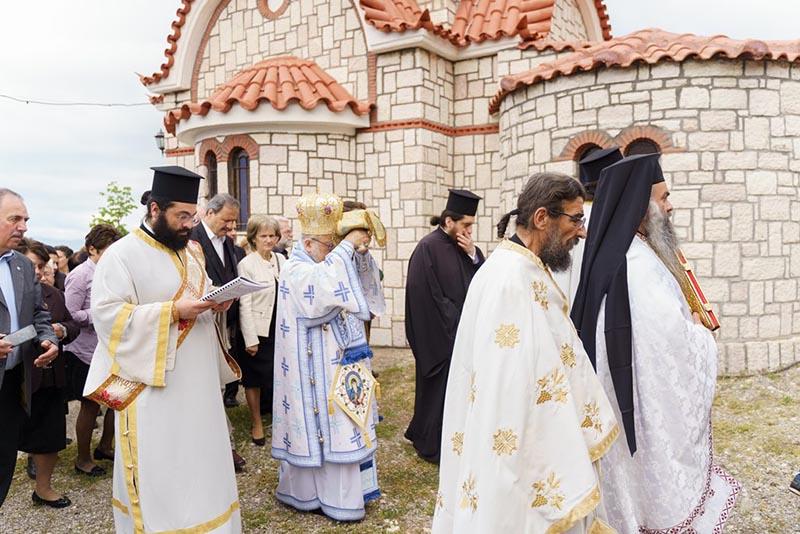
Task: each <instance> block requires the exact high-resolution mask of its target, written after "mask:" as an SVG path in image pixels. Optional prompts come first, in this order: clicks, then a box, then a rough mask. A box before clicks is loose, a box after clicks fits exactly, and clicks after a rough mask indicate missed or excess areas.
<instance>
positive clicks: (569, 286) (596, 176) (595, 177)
mask: <svg viewBox="0 0 800 534" xmlns="http://www.w3.org/2000/svg"><path fill="white" fill-rule="evenodd" d="M621 159H622V152H620V150H619V148H618V147H615V146H612V147H611V148H604V149H597V150H594V151H592V152H591V153H589V154H588V155H586V156H585V157H583V158H581V160H580V161H579V162H578V168H579V175H580V180H581V184H583V187H584V188H585V189H586V201H585V202H584V203H583V217H584V220H585V225H586V227H587V228H588V226H589V221H590V218H591V216H592V202H593V200H594V192H595V190H596V189H597V184H598V183H599V181H600V172H601V171H602V170H603V169H605V168H606V167H608V166H609V165H613V164H614V163H616V162H618V161H619V160H621ZM584 245H585V241H584V240H581V241H580V242H579V243H578V244H577V245H575V248H573V249H572V251H571V252H570V256H571V257H572V261H571V262H570V265H569V267H568V268H566V269H564V270H563V271H555V272H553V278H555V280H556V283H557V284H558V287H559V288H560V289H561V291H563V292H564V294H565V295H566V296H567V304H569V305H570V307H572V303H573V302H574V301H575V293H576V292H577V291H578V284H579V283H580V281H581V265H582V264H583V248H584Z"/></svg>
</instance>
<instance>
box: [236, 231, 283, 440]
mask: <svg viewBox="0 0 800 534" xmlns="http://www.w3.org/2000/svg"><path fill="white" fill-rule="evenodd" d="M280 237H281V232H280V225H279V224H278V221H277V220H275V219H273V218H272V217H262V216H254V217H251V218H250V220H249V221H248V222H247V243H248V245H249V246H250V250H252V251H253V252H252V253H251V254H249V255H247V256H246V257H245V258H244V259H243V260H242V261H240V262H239V275H240V276H244V277H246V278H249V279H250V280H254V281H257V282H261V283H262V284H266V285H267V289H264V290H261V291H258V292H256V293H252V294H250V295H245V296H244V297H242V298H241V299H240V301H239V325H240V328H241V331H242V337H243V338H244V343H243V344H242V345H241V346H242V347H243V349H242V351H241V352H240V354H239V358H238V359H239V364H240V366H241V368H242V385H243V386H244V388H245V390H244V391H245V397H246V398H247V406H248V407H249V408H250V417H251V418H252V426H251V428H250V436H251V438H252V439H253V443H255V444H256V445H258V446H259V447H263V446H264V444H265V443H266V440H265V437H264V425H263V424H262V422H261V405H260V398H261V389H262V388H263V389H264V390H265V393H266V395H265V396H266V398H267V400H268V405H269V406H270V407H271V406H272V377H273V368H272V366H273V359H274V355H275V309H276V307H277V295H278V291H277V288H278V276H279V274H280V271H281V267H283V263H284V262H285V261H286V259H285V258H284V257H283V256H282V255H281V254H274V253H273V252H272V250H273V248H274V247H275V245H277V244H278V241H279V240H280Z"/></svg>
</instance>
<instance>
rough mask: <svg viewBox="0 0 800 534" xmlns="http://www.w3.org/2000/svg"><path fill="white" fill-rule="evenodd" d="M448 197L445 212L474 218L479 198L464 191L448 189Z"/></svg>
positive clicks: (470, 192)
mask: <svg viewBox="0 0 800 534" xmlns="http://www.w3.org/2000/svg"><path fill="white" fill-rule="evenodd" d="M449 191H450V196H448V197H447V206H446V207H445V209H446V210H447V211H452V212H453V213H458V214H460V215H470V216H474V215H475V214H476V213H477V212H478V202H480V201H481V197H479V196H478V195H476V194H475V193H473V192H472V191H467V190H466V189H450V190H449Z"/></svg>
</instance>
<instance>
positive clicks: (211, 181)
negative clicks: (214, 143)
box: [205, 150, 217, 199]
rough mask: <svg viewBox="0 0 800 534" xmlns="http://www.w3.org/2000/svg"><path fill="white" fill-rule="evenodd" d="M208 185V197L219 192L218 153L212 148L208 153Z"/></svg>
mask: <svg viewBox="0 0 800 534" xmlns="http://www.w3.org/2000/svg"><path fill="white" fill-rule="evenodd" d="M205 163H206V169H208V173H207V175H206V187H207V188H208V198H209V199H210V198H211V197H213V196H214V195H216V194H217V155H216V154H214V152H212V151H211V150H209V151H208V152H207V153H206V162H205Z"/></svg>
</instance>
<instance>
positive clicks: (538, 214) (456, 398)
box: [433, 173, 619, 534]
mask: <svg viewBox="0 0 800 534" xmlns="http://www.w3.org/2000/svg"><path fill="white" fill-rule="evenodd" d="M584 194H585V192H584V190H583V187H582V186H581V185H580V183H579V182H578V181H577V180H575V179H573V178H571V177H569V176H566V175H562V174H555V173H542V174H537V175H534V176H533V177H532V178H531V179H530V180H529V181H528V183H527V184H526V186H525V188H524V189H523V191H522V193H521V194H520V197H519V200H518V202H517V209H515V210H513V211H512V212H511V213H510V214H508V215H506V216H505V217H503V219H502V220H501V222H500V224H499V225H498V234H499V236H500V237H503V236H504V234H505V230H506V227H507V225H508V221H509V218H510V217H511V216H514V215H516V217H517V219H516V234H515V235H514V236H513V237H512V238H511V239H508V240H505V241H503V242H502V243H501V244H500V246H499V247H498V248H497V249H496V250H495V251H494V252H493V253H492V255H491V256H490V257H489V259H488V260H487V261H486V263H485V264H484V266H483V267H482V268H481V269H480V270H479V271H478V273H477V274H476V275H475V277H474V278H473V279H472V284H471V285H470V287H469V291H468V293H467V299H466V302H465V304H464V311H463V313H462V315H461V322H460V323H459V327H458V333H457V335H456V342H455V349H454V351H453V359H452V364H451V367H450V376H449V380H448V383H447V395H446V400H445V408H444V427H443V431H442V453H441V466H440V473H439V492H438V495H437V502H436V507H435V513H434V519H433V532H434V533H435V534H444V533H458V534H461V533H470V532H475V533H478V532H480V533H483V532H501V533H502V532H507V533H512V532H513V533H532V534H539V533H545V532H572V533H588V532H591V533H608V532H614V531H613V530H611V529H610V528H609V527H608V526H607V525H606V524H605V523H604V522H603V515H604V514H603V509H602V502H601V501H602V494H601V489H600V478H601V470H600V469H599V467H598V464H599V463H601V462H602V460H601V458H603V457H604V455H605V454H606V453H607V451H608V450H609V447H610V446H611V444H612V443H613V442H614V440H615V439H616V437H617V435H618V433H619V428H618V426H617V422H616V419H615V417H614V414H613V412H612V410H611V405H610V403H609V400H608V398H607V397H606V394H605V392H604V391H603V388H602V385H601V384H600V381H599V380H598V379H597V376H596V375H595V373H594V370H593V369H592V366H591V364H590V362H589V360H588V358H587V357H586V353H585V352H584V350H583V347H582V345H581V342H580V339H579V338H578V335H577V332H576V331H575V329H574V328H573V326H572V323H571V322H570V320H569V318H568V316H567V302H566V299H565V297H564V294H563V293H562V292H561V291H560V290H559V288H558V286H557V285H556V284H555V282H554V281H553V277H552V274H551V270H560V269H564V268H566V267H568V266H569V261H570V255H569V251H570V249H571V248H572V247H574V246H575V244H576V243H577V242H578V240H579V239H581V238H582V237H583V236H584V235H585V233H584V228H583V220H582V217H583V215H582V213H583V211H582V210H583V198H584Z"/></svg>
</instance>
